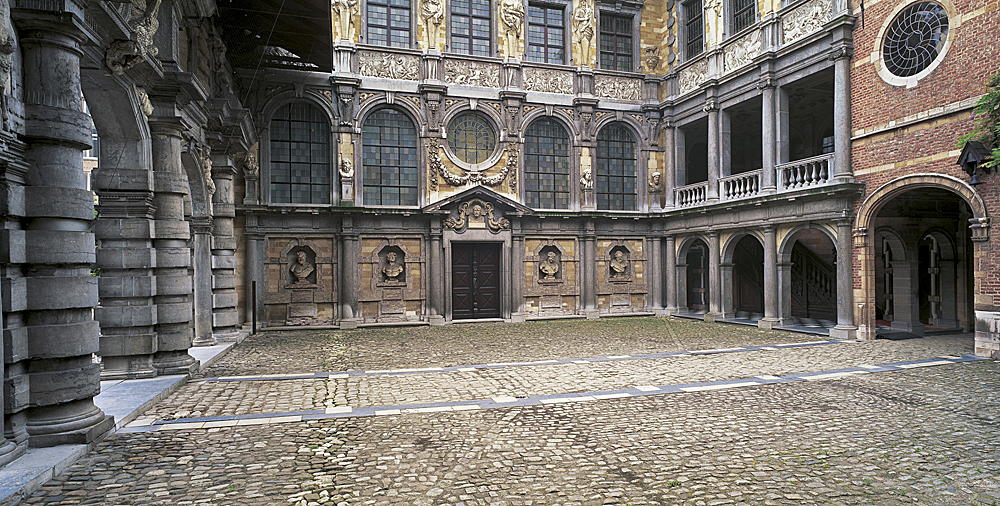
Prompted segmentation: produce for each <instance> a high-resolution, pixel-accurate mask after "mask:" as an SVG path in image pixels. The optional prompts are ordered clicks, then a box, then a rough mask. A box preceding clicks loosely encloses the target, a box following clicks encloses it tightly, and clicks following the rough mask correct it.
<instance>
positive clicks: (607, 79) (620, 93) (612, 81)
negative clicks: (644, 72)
mask: <svg viewBox="0 0 1000 506" xmlns="http://www.w3.org/2000/svg"><path fill="white" fill-rule="evenodd" d="M594 94H595V95H597V96H598V97H602V98H612V99H615V100H641V99H642V81H641V80H639V79H634V78H630V77H620V76H602V75H599V76H595V77H594Z"/></svg>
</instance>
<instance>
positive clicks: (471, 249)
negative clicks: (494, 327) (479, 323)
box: [451, 242, 501, 320]
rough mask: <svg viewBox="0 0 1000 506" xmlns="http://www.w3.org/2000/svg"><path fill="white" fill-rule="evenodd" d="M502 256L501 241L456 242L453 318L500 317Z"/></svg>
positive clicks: (453, 263)
mask: <svg viewBox="0 0 1000 506" xmlns="http://www.w3.org/2000/svg"><path fill="white" fill-rule="evenodd" d="M500 258H501V257H500V243H471V242H466V243H462V242H455V243H452V245H451V317H452V319H454V320H468V319H475V318H500Z"/></svg>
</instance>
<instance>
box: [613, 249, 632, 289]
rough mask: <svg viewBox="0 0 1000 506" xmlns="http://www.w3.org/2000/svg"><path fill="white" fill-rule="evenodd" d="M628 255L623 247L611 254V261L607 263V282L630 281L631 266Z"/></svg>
mask: <svg viewBox="0 0 1000 506" xmlns="http://www.w3.org/2000/svg"><path fill="white" fill-rule="evenodd" d="M628 253H629V252H628V250H627V249H625V248H624V247H617V248H615V249H614V251H613V252H612V253H611V260H610V261H609V262H608V280H609V281H611V282H612V283H626V282H629V281H632V265H631V263H630V262H629V258H628Z"/></svg>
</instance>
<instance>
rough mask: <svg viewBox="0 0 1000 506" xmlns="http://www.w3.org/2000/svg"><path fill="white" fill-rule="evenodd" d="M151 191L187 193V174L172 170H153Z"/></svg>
mask: <svg viewBox="0 0 1000 506" xmlns="http://www.w3.org/2000/svg"><path fill="white" fill-rule="evenodd" d="M153 191H155V192H156V193H179V194H182V195H187V193H188V183H187V175H186V174H183V173H174V172H153Z"/></svg>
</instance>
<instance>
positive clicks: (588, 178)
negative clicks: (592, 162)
mask: <svg viewBox="0 0 1000 506" xmlns="http://www.w3.org/2000/svg"><path fill="white" fill-rule="evenodd" d="M580 189H581V190H593V189H594V177H593V175H592V174H591V172H590V169H583V176H582V177H580Z"/></svg>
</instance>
